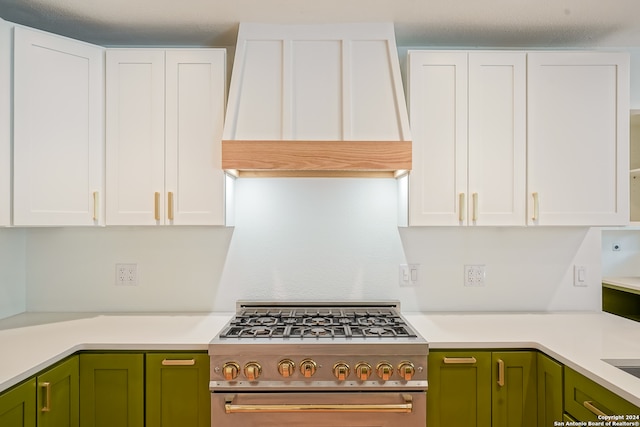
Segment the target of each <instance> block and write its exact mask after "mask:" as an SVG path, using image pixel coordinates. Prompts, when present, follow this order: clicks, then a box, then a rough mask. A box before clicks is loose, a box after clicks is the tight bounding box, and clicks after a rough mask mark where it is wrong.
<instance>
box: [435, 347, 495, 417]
mask: <svg viewBox="0 0 640 427" xmlns="http://www.w3.org/2000/svg"><path fill="white" fill-rule="evenodd" d="M427 369H428V371H427V372H428V375H429V390H428V391H427V425H428V426H429V427H461V426H465V427H490V426H491V352H486V351H484V352H483V351H457V350H453V351H439V350H432V351H431V352H430V353H429V359H428V365H427Z"/></svg>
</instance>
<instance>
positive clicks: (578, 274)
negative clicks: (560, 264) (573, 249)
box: [573, 265, 587, 287]
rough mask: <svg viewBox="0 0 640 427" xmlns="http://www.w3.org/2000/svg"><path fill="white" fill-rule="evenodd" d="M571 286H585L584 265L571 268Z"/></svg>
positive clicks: (585, 271) (585, 268) (585, 269)
mask: <svg viewBox="0 0 640 427" xmlns="http://www.w3.org/2000/svg"><path fill="white" fill-rule="evenodd" d="M573 286H578V287H584V286H587V267H586V266H584V265H574V266H573Z"/></svg>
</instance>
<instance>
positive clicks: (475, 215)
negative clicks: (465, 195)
mask: <svg viewBox="0 0 640 427" xmlns="http://www.w3.org/2000/svg"><path fill="white" fill-rule="evenodd" d="M471 199H472V203H473V214H472V215H473V216H472V217H471V219H472V220H473V222H476V221H477V220H478V193H473V194H472V195H471Z"/></svg>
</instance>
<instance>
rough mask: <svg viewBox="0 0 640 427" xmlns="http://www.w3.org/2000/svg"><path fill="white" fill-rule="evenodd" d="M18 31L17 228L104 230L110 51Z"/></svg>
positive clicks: (20, 29)
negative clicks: (107, 63)
mask: <svg viewBox="0 0 640 427" xmlns="http://www.w3.org/2000/svg"><path fill="white" fill-rule="evenodd" d="M14 31H15V33H14V71H13V76H14V109H13V112H14V113H13V114H14V116H13V120H14V141H13V146H14V149H13V150H14V153H13V155H14V171H13V172H14V178H13V180H14V181H13V185H14V199H13V223H14V225H96V224H102V223H104V215H102V214H101V208H102V206H103V205H104V204H103V203H101V201H102V198H103V194H104V191H103V187H104V180H103V176H104V168H103V164H104V155H103V153H104V137H103V135H104V129H103V123H104V108H103V106H104V50H103V49H102V48H101V47H98V46H94V45H90V44H87V43H83V42H79V41H76V40H71V39H68V38H64V37H60V36H55V35H52V34H48V33H44V32H41V31H36V30H30V29H27V28H23V27H16V28H15V30H14ZM3 52H4V50H3ZM3 102H4V101H3Z"/></svg>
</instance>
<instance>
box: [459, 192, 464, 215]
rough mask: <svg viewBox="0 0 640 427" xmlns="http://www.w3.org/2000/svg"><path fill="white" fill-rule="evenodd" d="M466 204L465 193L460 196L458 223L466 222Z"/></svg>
mask: <svg viewBox="0 0 640 427" xmlns="http://www.w3.org/2000/svg"><path fill="white" fill-rule="evenodd" d="M464 202H465V196H464V193H460V195H459V196H458V209H459V212H458V221H460V222H462V221H464V211H465V206H464Z"/></svg>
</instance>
